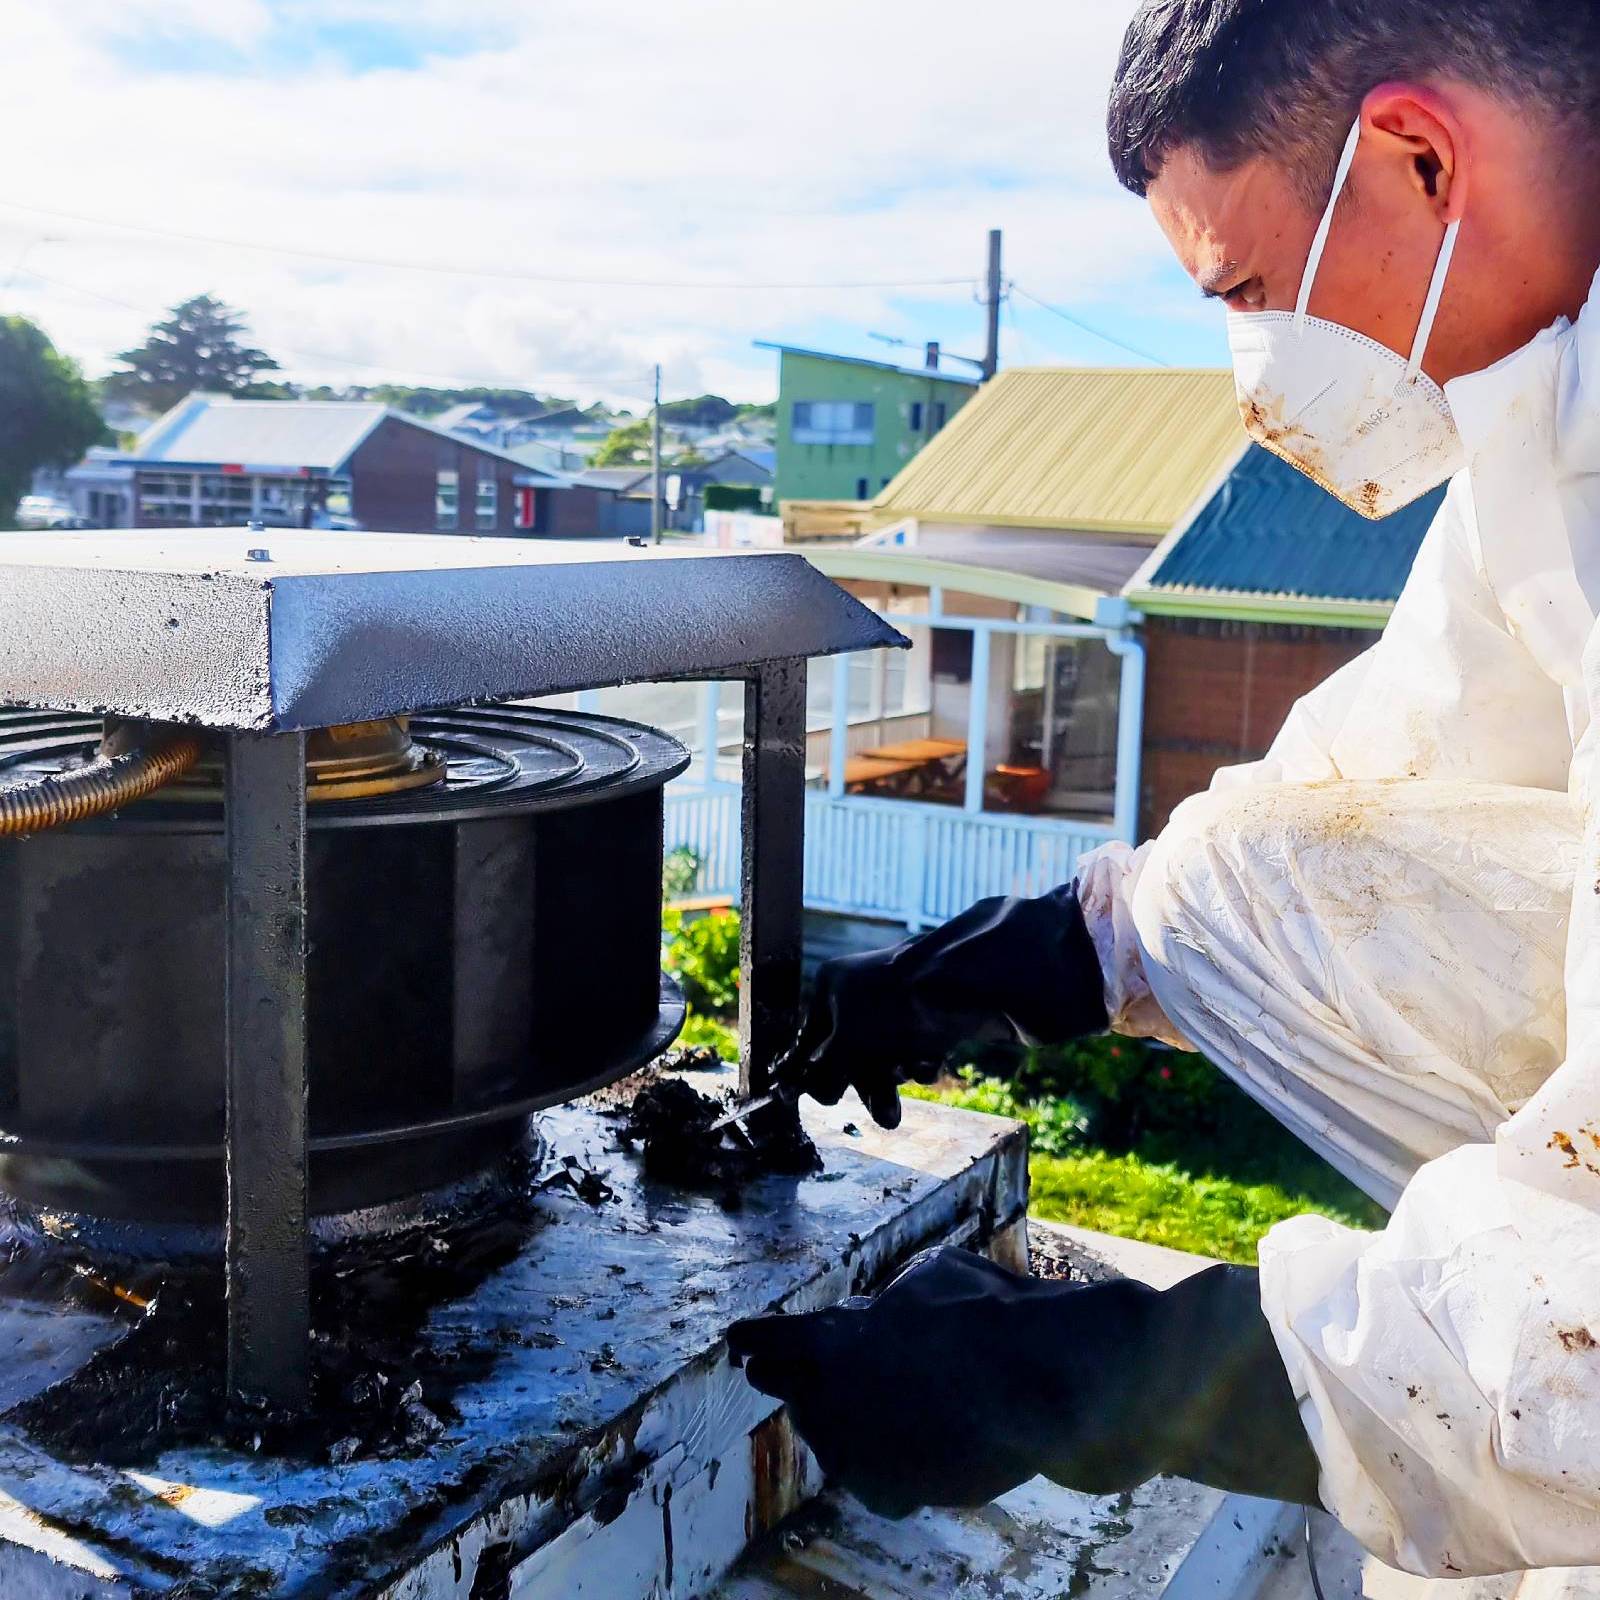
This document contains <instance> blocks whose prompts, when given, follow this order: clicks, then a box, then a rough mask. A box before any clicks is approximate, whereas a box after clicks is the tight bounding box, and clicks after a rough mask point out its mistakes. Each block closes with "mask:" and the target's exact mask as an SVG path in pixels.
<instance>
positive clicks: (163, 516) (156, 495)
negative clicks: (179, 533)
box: [139, 472, 195, 528]
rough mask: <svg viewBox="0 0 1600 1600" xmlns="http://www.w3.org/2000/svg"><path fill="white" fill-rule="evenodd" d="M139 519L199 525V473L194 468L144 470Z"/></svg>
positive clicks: (159, 525)
mask: <svg viewBox="0 0 1600 1600" xmlns="http://www.w3.org/2000/svg"><path fill="white" fill-rule="evenodd" d="M139 521H140V522H142V523H143V524H144V525H145V526H146V527H154V528H162V527H166V528H171V527H179V528H185V527H193V526H194V525H195V475H194V473H192V472H141V473H140V474H139Z"/></svg>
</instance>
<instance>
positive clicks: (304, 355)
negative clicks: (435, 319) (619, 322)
mask: <svg viewBox="0 0 1600 1600" xmlns="http://www.w3.org/2000/svg"><path fill="white" fill-rule="evenodd" d="M28 277H30V278H33V279H36V280H37V281H38V282H40V283H48V284H52V285H53V286H54V287H55V288H57V289H66V290H68V291H69V292H70V293H72V294H81V295H86V296H87V297H88V298H89V299H91V300H103V301H104V302H105V303H106V304H107V305H109V306H120V307H121V308H122V309H123V310H124V311H134V312H137V313H138V314H139V315H140V316H147V315H148V314H149V308H148V307H146V306H138V305H135V304H134V303H133V302H132V301H131V300H123V299H121V298H120V297H119V296H117V295H113V294H103V293H102V292H101V291H100V290H98V289H86V288H85V287H84V286H83V285H82V284H81V283H68V282H67V281H66V279H64V278H54V277H50V276H49V275H47V274H45V273H43V272H30V273H28ZM273 342H274V344H275V345H277V348H278V349H279V350H280V351H282V353H283V354H284V355H286V356H293V357H294V358H295V359H296V360H297V361H310V362H324V363H327V364H328V365H330V366H336V367H359V368H361V369H362V370H363V371H365V372H376V373H387V374H388V375H389V376H390V377H391V378H395V379H411V378H426V379H429V380H430V381H431V382H433V383H438V384H446V385H448V386H449V387H450V388H452V389H514V388H516V387H518V386H517V385H516V384H515V383H513V382H512V380H511V379H509V378H494V379H489V378H484V377H481V376H480V377H476V378H464V377H462V376H461V375H460V374H459V373H449V372H429V371H428V370H427V369H426V368H423V367H394V366H386V365H384V364H383V363H381V362H377V361H362V360H360V359H359V358H357V357H356V356H336V355H330V354H329V353H328V352H327V351H325V350H324V351H317V350H297V349H294V348H292V347H291V346H289V345H286V344H278V343H277V341H276V340H274V341H273ZM583 382H584V383H586V384H588V385H590V386H591V387H599V388H605V389H609V390H611V392H612V393H614V394H616V395H618V396H620V397H621V398H622V399H624V400H633V401H636V402H637V403H638V404H640V405H645V404H648V403H649V402H648V397H647V396H646V394H644V393H643V392H642V387H643V386H646V385H648V384H649V382H650V374H649V373H647V372H629V373H626V374H617V373H611V374H603V375H600V376H596V377H588V376H585V377H584V378H583ZM634 383H637V384H639V385H641V392H630V391H629V390H627V389H622V388H615V387H613V386H614V385H618V384H634ZM406 386H407V387H415V385H412V384H407V385H406ZM529 392H530V393H531V391H529Z"/></svg>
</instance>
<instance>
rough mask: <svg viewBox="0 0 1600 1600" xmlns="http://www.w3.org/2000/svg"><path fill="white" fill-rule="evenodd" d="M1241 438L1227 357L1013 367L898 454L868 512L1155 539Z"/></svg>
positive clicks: (885, 517)
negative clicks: (1206, 365) (1170, 364)
mask: <svg viewBox="0 0 1600 1600" xmlns="http://www.w3.org/2000/svg"><path fill="white" fill-rule="evenodd" d="M1243 442H1244V435H1243V432H1242V430H1241V428H1240V423H1239V407H1238V401H1237V399H1236V397H1235V392H1234V381H1233V375H1232V373H1230V372H1227V371H1225V370H1221V369H1217V370H1211V369H1205V370H1199V371H1175V370H1169V369H1147V368H1121V367H1112V368H1095V367H1017V368H1013V369H1012V370H1011V371H1009V372H1003V373H1001V374H1000V375H999V376H998V377H997V378H995V379H993V380H992V381H991V382H990V383H988V384H986V385H985V386H984V387H983V388H982V389H981V390H980V391H979V393H978V394H977V395H976V396H975V397H974V398H973V399H972V400H971V401H969V402H968V404H966V405H965V406H963V407H962V408H961V410H960V411H958V412H957V413H956V414H955V416H954V417H952V418H951V419H950V422H949V424H948V425H947V426H946V427H945V428H944V429H943V431H942V432H940V433H939V434H937V435H936V436H935V437H934V438H933V439H932V440H931V441H930V442H929V443H928V445H927V446H926V447H925V448H924V449H923V450H922V451H921V452H920V453H919V454H918V455H917V456H915V457H914V458H913V459H912V460H911V461H910V462H909V463H907V465H906V466H905V468H904V469H903V470H902V471H901V472H900V474H899V475H898V476H897V477H896V478H895V479H894V481H893V482H892V483H890V484H889V486H888V488H886V489H885V490H884V491H883V493H882V494H881V495H880V496H879V497H878V499H877V501H876V502H875V504H874V514H875V516H876V517H877V518H878V519H879V520H881V521H884V522H889V521H893V520H896V519H900V518H911V517H914V518H918V519H921V520H923V521H927V522H944V523H958V524H968V525H972V526H986V527H1013V528H1058V529H1071V530H1076V531H1081V532H1095V533H1108V534H1128V535H1134V536H1142V537H1143V538H1145V539H1157V538H1160V537H1161V536H1163V535H1164V534H1166V533H1168V532H1169V531H1170V530H1171V528H1172V527H1173V525H1174V524H1175V523H1176V522H1178V520H1179V519H1180V518H1182V517H1183V516H1184V514H1185V513H1186V512H1187V511H1188V510H1189V508H1190V507H1191V506H1193V504H1194V503H1195V501H1196V500H1197V499H1198V498H1199V497H1200V496H1201V495H1202V494H1204V493H1205V492H1206V490H1207V489H1208V488H1210V486H1211V485H1212V484H1214V483H1215V482H1216V481H1217V480H1218V478H1219V477H1220V476H1221V474H1222V473H1223V472H1224V471H1225V470H1226V469H1227V467H1228V466H1229V464H1230V463H1231V462H1232V460H1233V459H1234V458H1235V457H1236V456H1237V455H1238V453H1239V451H1240V449H1241V447H1242V445H1243Z"/></svg>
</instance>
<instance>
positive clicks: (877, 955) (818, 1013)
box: [776, 884, 1106, 1128]
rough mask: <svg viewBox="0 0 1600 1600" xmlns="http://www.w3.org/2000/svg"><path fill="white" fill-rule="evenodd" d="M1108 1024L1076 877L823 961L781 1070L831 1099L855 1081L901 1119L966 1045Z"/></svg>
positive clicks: (877, 1108)
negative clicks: (908, 1088)
mask: <svg viewBox="0 0 1600 1600" xmlns="http://www.w3.org/2000/svg"><path fill="white" fill-rule="evenodd" d="M1105 1026H1106V1009H1105V994H1104V987H1103V984H1102V980H1101V976H1100V961H1099V958H1098V957H1097V956H1096V954H1095V949H1094V944H1093V941H1092V940H1091V939H1090V938H1089V932H1088V929H1087V928H1086V927H1085V926H1084V922H1083V913H1082V911H1081V910H1080V909H1079V907H1078V894H1077V890H1076V889H1075V888H1074V887H1073V886H1072V885H1071V884H1067V885H1064V886H1063V887H1062V888H1059V889H1055V890H1052V891H1051V893H1049V894H1047V895H1041V896H1040V897H1039V898H1038V899H1037V900H1006V899H991V900H980V901H979V902H978V903H977V904H976V905H975V906H973V907H971V908H970V909H969V910H967V911H963V912H962V913H961V915H960V916H959V917H955V918H953V919H952V920H951V921H949V922H947V923H945V924H944V926H943V927H941V928H935V929H933V930H932V931H931V932H929V933H924V934H919V935H918V936H917V937H916V938H914V939H908V940H906V942H905V943H904V944H898V945H895V946H893V947H892V948H891V949H888V950H873V951H870V952H868V953H867V954H866V955H856V956H842V957H840V958H839V959H838V960H835V961H828V962H825V963H824V964H823V966H822V967H821V969H820V970H819V971H818V973H817V982H816V988H815V991H814V992H813V994H812V997H811V1002H810V1005H809V1007H808V1009H807V1011H806V1016H805V1020H804V1022H803V1023H802V1025H801V1029H800V1037H799V1039H798V1040H797V1041H796V1043H795V1046H794V1048H793V1050H791V1051H790V1053H789V1054H788V1056H786V1057H785V1058H784V1059H783V1060H782V1061H781V1062H780V1063H779V1064H778V1066H777V1069H776V1075H777V1077H778V1078H779V1079H780V1080H783V1081H785V1082H788V1083H790V1084H793V1085H794V1086H795V1087H797V1088H798V1089H800V1090H802V1091H803V1092H805V1093H806V1094H809V1095H811V1096H813V1098H815V1099H817V1100H820V1101H821V1102H822V1103H823V1104H824V1105H835V1104H837V1103H838V1100H839V1098H840V1096H841V1095H843V1093H844V1092H845V1090H846V1089H852V1088H853V1089H855V1090H856V1091H857V1093H859V1094H860V1096H861V1098H862V1100H863V1101H864V1102H865V1104H866V1107H867V1110H868V1111H870V1112H871V1113H872V1116H873V1119H874V1120H875V1121H876V1122H878V1123H880V1124H881V1125H882V1126H883V1127H885V1128H893V1127H896V1126H898V1124H899V1122H900V1095H899V1086H900V1085H901V1084H902V1083H904V1082H906V1080H907V1079H916V1080H918V1081H920V1082H923V1083H931V1082H932V1081H933V1079H935V1078H936V1077H937V1076H938V1075H939V1071H940V1068H941V1067H942V1066H943V1064H944V1060H945V1057H946V1056H947V1055H948V1054H949V1053H950V1051H952V1050H953V1049H955V1048H956V1046H957V1045H959V1044H963V1043H966V1042H967V1041H969V1040H975V1039H983V1038H1005V1039H1016V1038H1020V1039H1022V1040H1023V1042H1025V1043H1028V1044H1060V1043H1062V1042H1063V1041H1064V1040H1067V1039H1077V1038H1082V1037H1083V1036H1084V1035H1085V1034H1090V1033H1099V1032H1101V1031H1103V1030H1104V1028H1105Z"/></svg>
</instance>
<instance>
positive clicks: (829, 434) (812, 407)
mask: <svg viewBox="0 0 1600 1600" xmlns="http://www.w3.org/2000/svg"><path fill="white" fill-rule="evenodd" d="M846 413H848V416H847V415H846ZM789 436H790V438H791V439H792V441H793V442H794V443H795V444H823V445H872V444H875V443H876V442H877V437H878V407H877V404H876V403H875V402H874V401H871V400H795V401H793V402H792V403H791V408H790V412H789Z"/></svg>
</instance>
